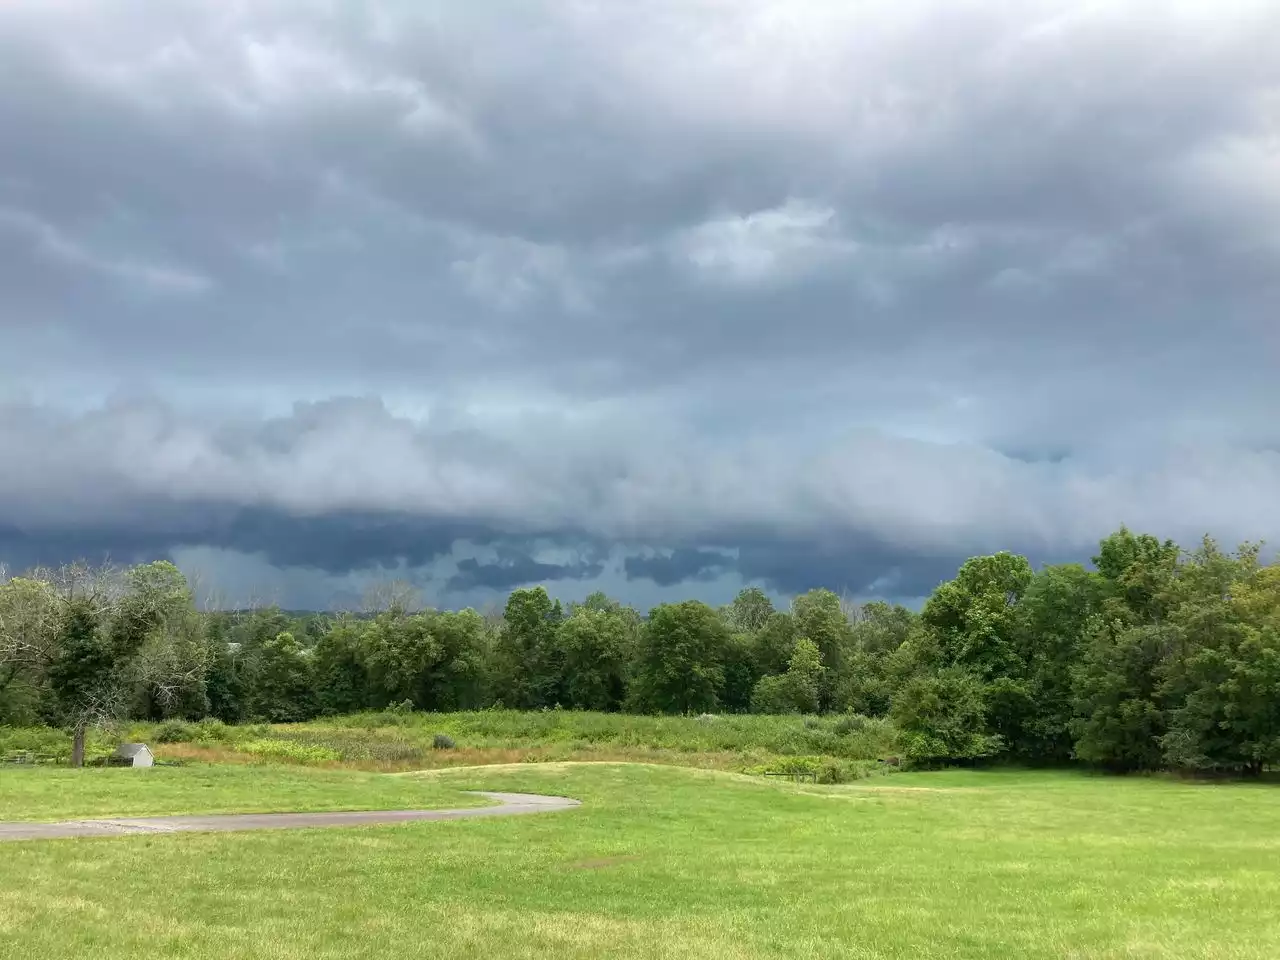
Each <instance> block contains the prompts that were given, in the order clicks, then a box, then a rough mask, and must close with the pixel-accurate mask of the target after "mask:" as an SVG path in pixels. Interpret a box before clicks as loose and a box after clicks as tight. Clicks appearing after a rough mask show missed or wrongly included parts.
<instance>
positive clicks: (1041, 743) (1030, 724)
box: [988, 563, 1106, 763]
mask: <svg viewBox="0 0 1280 960" xmlns="http://www.w3.org/2000/svg"><path fill="white" fill-rule="evenodd" d="M1105 589H1106V586H1105V582H1104V580H1103V578H1102V577H1101V575H1100V574H1097V573H1094V572H1092V571H1089V570H1086V569H1085V568H1084V567H1082V566H1080V565H1079V564H1074V563H1072V564H1062V565H1060V566H1047V567H1045V568H1044V569H1042V570H1041V571H1039V572H1038V573H1037V574H1036V575H1035V576H1034V577H1032V579H1031V582H1030V583H1029V584H1028V585H1027V589H1026V592H1025V593H1024V594H1023V596H1022V599H1021V600H1020V601H1019V604H1018V618H1017V628H1016V633H1015V636H1016V646H1017V657H1018V660H1019V662H1020V663H1022V664H1023V665H1024V666H1025V673H1024V675H1023V676H1022V677H1019V678H1014V679H1013V680H1006V681H1005V682H1004V683H1001V684H998V685H997V684H993V688H992V689H991V690H989V691H988V700H989V705H990V709H991V713H992V714H993V715H995V716H999V717H1001V718H1002V719H1003V724H1004V727H1003V729H999V728H997V732H999V733H1001V735H1002V736H1004V737H1005V739H1006V741H1007V742H1008V746H1009V750H1010V752H1011V753H1012V754H1013V755H1015V756H1017V757H1019V758H1020V759H1022V760H1025V761H1029V762H1040V763H1060V762H1065V761H1067V760H1069V759H1070V758H1071V751H1072V744H1073V738H1072V735H1071V721H1072V717H1073V716H1074V704H1073V700H1072V670H1073V668H1074V667H1075V665H1076V664H1077V663H1079V661H1080V657H1081V647H1082V644H1083V642H1084V637H1085V633H1086V631H1087V630H1088V629H1089V624H1090V623H1091V622H1092V620H1093V619H1094V617H1096V616H1097V615H1098V614H1099V613H1100V612H1101V605H1102V600H1103V598H1104V595H1105ZM990 701H998V703H990Z"/></svg>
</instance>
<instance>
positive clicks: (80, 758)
mask: <svg viewBox="0 0 1280 960" xmlns="http://www.w3.org/2000/svg"><path fill="white" fill-rule="evenodd" d="M84 734H85V728H84V727H83V726H80V725H77V726H76V732H75V737H74V738H73V739H72V741H71V766H73V767H83V766H84Z"/></svg>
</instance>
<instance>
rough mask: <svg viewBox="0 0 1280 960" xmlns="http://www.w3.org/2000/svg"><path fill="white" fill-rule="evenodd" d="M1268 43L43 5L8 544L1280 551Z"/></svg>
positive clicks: (962, 23)
mask: <svg viewBox="0 0 1280 960" xmlns="http://www.w3.org/2000/svg"><path fill="white" fill-rule="evenodd" d="M1277 44H1280V9H1278V8H1277V7H1276V6H1275V4H1274V3H1268V2H1262V0H1258V2H1251V0H1233V2H1230V3H1227V4H1225V5H1224V4H1209V3H1207V2H1178V3H1174V4H1167V3H1162V4H1156V3H1154V2H1148V0H1128V2H1124V3H1118V4H1109V5H1097V4H1086V3H1079V2H1065V0H1054V2H1050V0H1045V2H1036V3H1029V4H1023V5H1017V6H1014V7H1010V6H1008V5H1000V4H994V3H976V4H963V5H955V4H943V3H938V2H928V0H909V2H905V3H904V2H895V3H889V2H884V3H871V4H862V5H857V6H849V5H847V4H839V3H834V2H824V0H799V2H788V3H785V4H784V3H779V2H777V0H747V2H743V3H738V4H733V5H730V6H726V5H723V4H720V3H715V2H711V0H695V2H686V0H682V2H675V0H646V2H644V3H640V4H634V5H631V6H625V5H624V6H603V7H602V6H599V5H574V4H568V5H566V4H550V3H522V4H504V5H501V7H500V8H498V7H494V6H493V5H492V4H490V5H487V6H485V7H484V9H483V10H479V11H475V12H466V11H464V9H463V8H462V7H459V6H458V5H456V4H445V3H428V4H413V5H404V4H396V3H392V2H389V0H375V2H370V3H367V4H359V5H346V6H337V7H335V6H331V5H315V4H309V3H301V2H297V0H266V2H261V3H255V4H220V5H209V4H205V3H197V2H195V0H175V2H173V3H167V4H165V5H163V8H161V9H157V8H156V7H155V5H154V4H144V3H142V2H141V0H92V2H87V3H86V2H79V3H70V2H62V0H58V2H40V3H37V2H35V0H19V2H12V3H9V4H6V5H4V6H3V8H2V9H0V59H2V60H3V62H4V63H5V64H6V82H5V84H4V85H2V86H0V129H3V130H5V131H6V132H7V134H9V135H7V136H6V137H5V146H4V148H3V150H2V151H0V390H3V391H4V393H5V397H4V398H3V399H4V403H3V406H0V463H3V465H4V469H3V470H0V552H3V553H5V554H6V555H7V557H8V558H9V559H11V561H12V562H15V563H16V562H19V561H20V560H21V559H22V558H26V557H38V558H41V559H46V558H49V557H57V556H61V555H66V554H70V553H76V554H94V555H96V554H98V553H106V552H110V553H111V554H112V555H114V556H124V555H129V556H132V555H149V554H152V553H156V552H163V551H166V550H175V551H181V552H182V555H183V556H196V555H197V553H198V552H199V551H202V550H203V551H205V553H204V554H201V556H205V557H206V558H207V559H208V558H213V559H214V560H216V565H217V566H218V567H219V569H220V570H221V571H222V575H224V576H226V577H227V578H228V579H236V578H235V577H234V576H232V574H231V567H232V565H233V564H234V563H240V564H241V567H242V569H245V570H247V569H249V568H250V567H252V569H254V570H255V571H257V572H259V573H261V572H262V571H264V570H268V569H269V570H276V571H304V572H305V571H310V573H290V574H288V577H287V578H286V579H285V580H281V583H286V584H287V585H286V586H285V587H284V588H282V589H286V590H288V591H292V592H293V593H294V594H296V595H299V596H301V595H303V594H305V595H306V596H308V597H313V596H315V595H317V593H318V592H319V587H315V589H312V588H308V587H306V586H305V585H304V581H305V578H306V577H307V576H309V577H311V580H310V581H306V582H310V583H312V584H313V585H314V584H321V583H323V584H325V585H326V589H327V588H332V589H335V590H340V589H347V587H346V586H344V585H342V584H341V583H340V582H339V581H340V580H341V578H343V577H347V576H355V575H357V573H359V572H360V571H364V572H371V573H369V575H373V573H376V571H378V570H382V569H390V568H396V569H404V570H409V571H418V573H419V575H421V576H423V577H430V578H434V579H433V582H435V583H436V584H437V586H438V587H439V589H440V591H441V592H440V594H439V597H438V598H437V599H439V600H440V601H441V602H452V600H454V599H458V598H463V597H465V598H472V597H474V596H479V595H480V594H478V593H476V591H483V590H486V589H487V590H491V591H498V590H501V589H505V588H506V587H507V586H509V585H513V584H515V583H517V582H526V581H548V582H552V583H557V584H559V585H560V586H561V587H564V588H566V589H567V588H569V587H570V586H575V585H576V586H582V587H584V588H588V587H590V586H591V585H592V584H599V583H610V584H613V585H614V586H616V587H617V588H618V589H620V590H622V591H624V592H637V593H636V595H639V593H638V592H639V591H644V590H649V591H650V593H651V594H652V595H653V596H655V597H656V596H658V595H659V594H658V593H655V592H653V591H661V590H665V589H668V588H671V589H677V588H678V587H679V585H680V584H681V583H684V582H685V581H693V582H691V583H690V584H689V587H688V589H689V590H690V591H692V592H698V591H713V592H714V591H723V590H725V589H728V588H729V581H728V580H726V579H725V578H726V577H729V578H736V580H737V581H742V582H745V581H749V580H758V581H760V582H765V583H768V584H769V585H770V586H771V587H773V588H775V589H777V590H779V591H780V592H788V591H792V590H795V589H799V588H801V587H802V586H804V585H807V584H810V583H819V582H820V583H823V584H826V585H832V586H841V585H844V586H847V587H848V589H850V590H853V591H864V592H875V591H879V592H886V591H897V592H898V593H897V594H896V595H901V596H909V595H918V593H919V592H924V591H926V590H927V589H928V587H929V586H930V584H931V583H932V582H936V579H937V578H939V577H941V576H943V575H945V574H946V573H947V572H948V570H949V567H951V566H953V565H954V562H955V561H956V560H957V559H958V558H963V557H964V556H966V555H968V554H969V553H972V552H975V551H978V550H986V549H995V548H999V547H1015V548H1019V549H1025V550H1027V551H1029V552H1031V553H1032V554H1033V555H1034V556H1036V557H1038V558H1059V557H1065V556H1081V557H1083V556H1087V554H1088V550H1089V546H1090V544H1091V542H1092V541H1093V540H1095V539H1096V538H1097V537H1098V536H1100V535H1102V534H1103V533H1105V532H1106V531H1107V530H1108V529H1110V528H1112V527H1114V526H1115V525H1117V524H1118V523H1120V522H1127V523H1129V524H1131V525H1135V526H1143V527H1148V528H1151V529H1154V530H1157V531H1158V532H1160V533H1162V534H1168V535H1171V536H1177V537H1181V538H1183V539H1188V540H1190V539H1194V538H1195V537H1196V536H1198V535H1199V534H1200V533H1202V532H1203V531H1204V530H1206V529H1208V530H1212V531H1214V532H1216V533H1218V534H1220V535H1221V536H1222V537H1223V538H1225V539H1228V540H1230V539H1237V538H1240V537H1244V536H1263V537H1268V536H1269V537H1271V538H1272V539H1275V537H1276V535H1277V533H1280V511H1278V508H1277V507H1276V506H1275V498H1274V493H1273V492H1274V490H1275V489H1276V488H1277V481H1280V461H1278V460H1277V455H1276V453H1275V450H1276V449H1277V447H1278V446H1280V436H1277V433H1276V427H1275V422H1274V417H1273V416H1272V415H1271V411H1273V410H1274V409H1275V408H1276V404H1277V401H1280V396H1278V395H1277V388H1276V386H1275V377H1274V371H1275V369H1276V368H1277V363H1278V362H1280V333H1278V332H1277V331H1278V330H1280V327H1277V326H1276V324H1275V311H1276V307H1277V304H1280V281H1278V280H1277V279H1276V278H1277V277H1280V271H1278V270H1277V267H1278V266H1280V190H1278V189H1277V181H1276V178H1275V176H1274V170H1275V169H1277V167H1280V152H1278V149H1277V146H1276V139H1275V136H1276V135H1275V131H1276V129H1277V124H1280V65H1277V62H1276V59H1275V57H1274V50H1275V48H1276V46H1277ZM460 545H469V546H465V548H464V547H463V546H460ZM467 551H472V552H471V553H468V552H467ZM485 551H489V552H488V553H485ZM556 551H562V552H563V553H562V554H557V553H556ZM717 557H719V558H732V559H731V560H724V561H722V560H719V559H716V558H717ZM234 558H240V559H239V560H235V559H234ZM246 558H256V559H246ZM211 562H212V561H211ZM353 571H354V573H353ZM360 575H364V574H363V573H361V574H360ZM281 576H284V575H283V574H281ZM648 595H650V594H646V596H648Z"/></svg>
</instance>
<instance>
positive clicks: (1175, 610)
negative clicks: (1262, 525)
mask: <svg viewBox="0 0 1280 960" xmlns="http://www.w3.org/2000/svg"><path fill="white" fill-rule="evenodd" d="M1258 552H1259V550H1258V547H1257V546H1256V545H1252V544H1245V545H1244V546H1242V547H1241V548H1240V550H1239V551H1238V552H1237V553H1235V554H1234V555H1233V554H1229V553H1225V552H1223V551H1221V550H1220V549H1219V548H1218V547H1217V545H1216V544H1215V543H1214V542H1213V541H1212V540H1211V539H1209V538H1207V537H1206V538H1205V540H1204V543H1203V544H1202V545H1201V547H1200V548H1199V549H1198V550H1197V551H1195V553H1193V554H1192V555H1191V556H1190V557H1189V558H1188V561H1187V562H1186V563H1185V564H1184V565H1183V566H1181V568H1180V569H1179V576H1178V579H1177V582H1176V584H1175V586H1174V588H1173V589H1172V590H1171V591H1170V593H1171V594H1172V602H1171V603H1170V604H1169V607H1170V609H1169V613H1168V623H1169V627H1170V630H1171V631H1172V635H1173V648H1174V652H1173V655H1172V656H1170V657H1169V658H1168V660H1167V662H1166V664H1165V668H1164V671H1163V675H1162V683H1161V685H1160V688H1159V691H1158V694H1159V696H1160V697H1161V698H1162V700H1163V702H1164V704H1165V709H1166V713H1167V717H1168V731H1167V732H1166V733H1165V734H1164V736H1163V737H1162V738H1161V744H1162V746H1163V748H1164V759H1165V761H1166V763H1168V764H1169V765H1170V766H1174V767H1179V768H1183V769H1191V770H1206V771H1225V772H1232V773H1247V774H1250V775H1254V776H1256V775H1258V774H1260V773H1261V772H1262V769H1263V767H1264V766H1265V765H1266V764H1267V763H1270V762H1275V761H1276V760H1277V759H1280V648H1278V647H1277V640H1276V638H1277V630H1276V625H1277V624H1276V620H1277V618H1280V603H1278V601H1280V592H1278V591H1277V590H1276V585H1277V584H1280V576H1277V572H1276V571H1275V570H1274V569H1272V570H1270V571H1268V570H1264V569H1262V568H1260V567H1259V565H1258Z"/></svg>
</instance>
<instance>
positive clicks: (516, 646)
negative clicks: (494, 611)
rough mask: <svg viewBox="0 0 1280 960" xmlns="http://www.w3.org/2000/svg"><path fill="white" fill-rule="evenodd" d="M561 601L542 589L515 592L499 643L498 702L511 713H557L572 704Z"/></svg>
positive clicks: (509, 602)
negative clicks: (559, 635)
mask: <svg viewBox="0 0 1280 960" xmlns="http://www.w3.org/2000/svg"><path fill="white" fill-rule="evenodd" d="M562 619H563V614H562V612H561V609H560V603H559V601H554V602H553V601H552V600H551V598H550V597H549V596H548V595H547V591H546V590H545V589H544V588H542V587H534V588H532V589H520V590H514V591H512V593H511V595H510V596H509V597H508V598H507V606H506V609H505V610H504V611H503V615H502V629H501V632H500V634H499V639H498V660H499V664H498V670H497V675H498V685H497V691H496V692H497V694H498V698H499V699H500V700H502V702H503V703H505V704H506V705H507V706H509V707H515V708H517V709H522V710H529V709H537V708H539V707H553V706H555V705H556V704H557V703H560V704H563V703H564V701H565V700H567V699H568V694H567V692H566V677H565V670H564V658H563V656H562V654H561V651H560V648H559V645H558V644H557V642H556V631H557V628H558V626H559V624H560V621H561V620H562Z"/></svg>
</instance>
